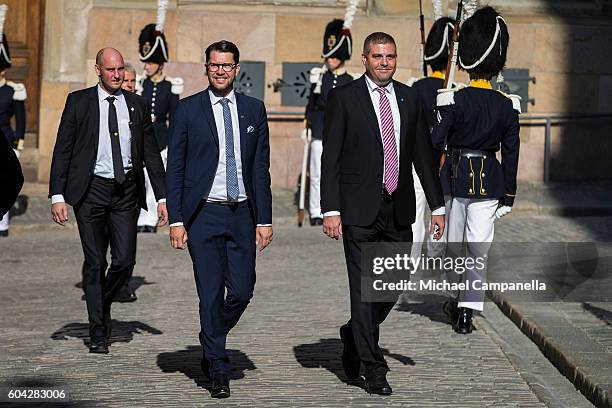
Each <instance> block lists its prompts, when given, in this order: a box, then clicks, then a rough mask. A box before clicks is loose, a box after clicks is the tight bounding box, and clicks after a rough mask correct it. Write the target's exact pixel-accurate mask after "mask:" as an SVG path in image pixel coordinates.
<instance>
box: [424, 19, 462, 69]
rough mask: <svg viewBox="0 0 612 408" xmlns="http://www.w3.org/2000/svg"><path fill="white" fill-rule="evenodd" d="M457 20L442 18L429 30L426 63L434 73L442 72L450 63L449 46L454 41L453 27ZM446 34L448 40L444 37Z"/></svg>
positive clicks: (426, 43)
mask: <svg viewBox="0 0 612 408" xmlns="http://www.w3.org/2000/svg"><path fill="white" fill-rule="evenodd" d="M454 24H455V20H453V19H452V18H449V17H442V18H439V19H437V20H436V22H435V23H434V25H433V26H432V27H431V30H429V34H428V35H427V42H425V63H426V64H427V65H429V66H430V67H431V69H432V70H434V71H442V70H444V69H445V68H446V63H447V61H448V49H449V44H450V43H451V41H453V25H454ZM444 33H446V38H445V36H444Z"/></svg>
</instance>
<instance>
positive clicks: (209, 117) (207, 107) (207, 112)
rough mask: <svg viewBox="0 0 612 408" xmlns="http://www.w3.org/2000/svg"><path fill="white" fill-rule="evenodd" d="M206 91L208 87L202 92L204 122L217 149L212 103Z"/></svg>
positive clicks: (217, 138) (217, 142) (217, 136)
mask: <svg viewBox="0 0 612 408" xmlns="http://www.w3.org/2000/svg"><path fill="white" fill-rule="evenodd" d="M208 92H209V90H208V89H206V90H205V91H204V92H202V110H203V111H204V116H205V117H206V122H207V123H208V126H209V127H210V131H211V135H212V138H213V140H214V142H215V145H216V146H217V150H219V135H218V134H217V125H216V122H215V115H214V114H213V110H212V105H211V104H210V96H209V93H208Z"/></svg>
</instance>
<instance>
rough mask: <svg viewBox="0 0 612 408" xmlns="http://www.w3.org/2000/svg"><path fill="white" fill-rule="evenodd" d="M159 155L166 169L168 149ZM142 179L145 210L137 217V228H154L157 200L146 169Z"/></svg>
mask: <svg viewBox="0 0 612 408" xmlns="http://www.w3.org/2000/svg"><path fill="white" fill-rule="evenodd" d="M159 154H160V155H161V157H162V161H163V162H164V169H165V168H166V161H167V160H168V148H165V149H164V150H162V151H161V152H159ZM144 178H145V189H146V192H147V208H148V210H147V211H145V210H143V209H141V210H140V215H139V216H138V226H139V227H145V226H149V227H155V226H156V225H157V200H155V194H154V193H153V187H152V186H151V180H149V174H148V173H147V169H146V168H145V169H144Z"/></svg>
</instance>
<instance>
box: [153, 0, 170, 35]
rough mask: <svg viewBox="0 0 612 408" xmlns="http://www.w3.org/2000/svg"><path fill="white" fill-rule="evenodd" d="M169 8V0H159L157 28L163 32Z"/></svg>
mask: <svg viewBox="0 0 612 408" xmlns="http://www.w3.org/2000/svg"><path fill="white" fill-rule="evenodd" d="M167 8H168V0H157V23H156V24H155V29H156V30H157V31H159V32H160V33H162V32H163V31H164V23H165V22H166V9H167Z"/></svg>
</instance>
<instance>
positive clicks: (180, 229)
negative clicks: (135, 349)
mask: <svg viewBox="0 0 612 408" xmlns="http://www.w3.org/2000/svg"><path fill="white" fill-rule="evenodd" d="M239 61H240V54H239V51H238V48H237V47H236V45H235V44H233V43H231V42H229V41H219V42H216V43H213V44H211V45H210V46H208V48H207V49H206V74H207V76H208V81H209V84H210V87H209V88H208V89H206V90H204V91H202V92H199V93H197V94H195V95H193V96H190V97H188V98H185V99H182V100H181V101H180V102H179V104H178V107H177V109H176V111H175V114H174V116H173V118H172V120H171V123H170V132H169V137H168V166H167V171H166V187H167V200H168V201H167V205H168V213H169V218H170V244H171V245H172V247H173V248H176V249H184V248H185V244H186V245H187V247H188V248H189V254H190V255H191V259H192V261H193V267H194V272H195V278H196V287H197V290H198V297H199V299H200V330H201V331H200V343H201V344H202V347H203V355H202V360H201V365H202V370H203V372H204V374H205V375H207V376H209V377H210V378H211V379H212V389H211V396H212V397H213V398H227V397H229V396H230V388H229V374H230V373H231V366H230V362H229V359H228V356H227V351H226V349H225V342H226V337H227V334H228V333H229V331H230V330H231V329H232V328H233V327H234V326H235V325H236V323H238V320H239V319H240V316H241V315H242V313H243V312H244V310H245V309H246V307H247V305H248V303H249V301H250V299H251V297H252V296H253V289H254V287H255V252H256V247H257V246H258V245H259V247H260V250H262V249H264V248H265V247H267V246H268V245H269V244H270V242H271V241H272V194H271V190H270V172H269V168H270V145H269V136H268V123H267V118H266V109H265V107H264V104H263V103H262V102H261V101H259V100H257V99H255V98H251V97H249V96H244V95H241V94H238V93H236V92H234V89H233V83H234V79H235V78H236V75H237V74H238V73H239V72H240V64H239ZM226 290H227V295H226V296H225V297H224V294H225V291H226Z"/></svg>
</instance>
